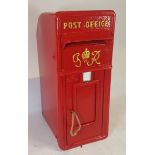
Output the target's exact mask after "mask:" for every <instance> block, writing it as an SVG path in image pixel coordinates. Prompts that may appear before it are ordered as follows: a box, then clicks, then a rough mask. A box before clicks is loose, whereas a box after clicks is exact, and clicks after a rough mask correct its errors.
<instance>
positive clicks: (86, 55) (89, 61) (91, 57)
mask: <svg viewBox="0 0 155 155" xmlns="http://www.w3.org/2000/svg"><path fill="white" fill-rule="evenodd" d="M100 52H101V51H100V50H98V51H93V52H90V51H89V50H88V48H85V50H84V51H83V52H82V54H81V55H80V53H75V54H73V62H74V65H75V67H81V65H82V62H83V63H85V64H86V65H87V66H93V65H94V64H97V65H100V64H101V62H100V61H99V58H100ZM82 60H83V61H82Z"/></svg>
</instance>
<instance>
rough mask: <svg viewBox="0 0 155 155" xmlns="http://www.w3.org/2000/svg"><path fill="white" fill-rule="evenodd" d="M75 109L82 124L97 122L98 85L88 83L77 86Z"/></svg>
mask: <svg viewBox="0 0 155 155" xmlns="http://www.w3.org/2000/svg"><path fill="white" fill-rule="evenodd" d="M75 109H76V111H77V113H78V115H79V117H80V120H81V123H82V124H86V123H90V122H94V121H95V115H96V83H91V82H88V83H82V84H80V85H77V86H76V89H75Z"/></svg>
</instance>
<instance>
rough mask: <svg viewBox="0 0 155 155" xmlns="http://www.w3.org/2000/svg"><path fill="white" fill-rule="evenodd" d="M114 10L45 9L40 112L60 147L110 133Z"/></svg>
mask: <svg viewBox="0 0 155 155" xmlns="http://www.w3.org/2000/svg"><path fill="white" fill-rule="evenodd" d="M114 27H115V13H114V11H112V10H105V11H102V10H100V11H99V10H98V11H64V12H57V13H55V14H52V13H43V14H41V16H40V17H39V19H38V27H37V45H38V56H39V69H40V84H41V103H42V114H43V116H44V118H45V120H46V121H47V123H48V125H49V127H50V128H51V130H52V131H53V133H54V135H55V137H56V138H57V141H58V144H59V146H60V148H61V149H64V150H65V149H70V148H73V147H76V146H81V145H83V144H86V143H89V142H93V141H97V140H101V139H104V138H106V137H107V136H108V124H109V98H110V80H111V66H112V51H113V41H114Z"/></svg>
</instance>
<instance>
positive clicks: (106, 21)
mask: <svg viewBox="0 0 155 155" xmlns="http://www.w3.org/2000/svg"><path fill="white" fill-rule="evenodd" d="M110 22H111V16H102V18H99V19H98V20H91V19H90V20H87V21H65V22H63V29H64V30H67V29H68V30H74V29H81V28H85V29H100V28H110V26H111V23H110Z"/></svg>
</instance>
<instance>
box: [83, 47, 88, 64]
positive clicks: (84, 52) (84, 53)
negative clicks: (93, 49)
mask: <svg viewBox="0 0 155 155" xmlns="http://www.w3.org/2000/svg"><path fill="white" fill-rule="evenodd" d="M89 57H90V51H88V49H87V48H86V49H85V50H84V51H83V52H82V59H83V61H84V62H86V61H87V59H89Z"/></svg>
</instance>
